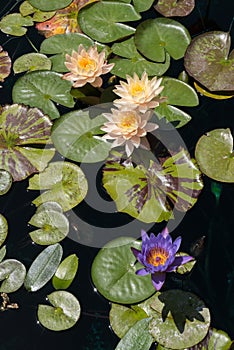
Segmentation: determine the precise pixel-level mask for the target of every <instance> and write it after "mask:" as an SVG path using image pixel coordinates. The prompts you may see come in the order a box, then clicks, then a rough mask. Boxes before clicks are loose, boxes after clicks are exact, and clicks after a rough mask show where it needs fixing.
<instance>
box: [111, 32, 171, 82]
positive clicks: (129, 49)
mask: <svg viewBox="0 0 234 350" xmlns="http://www.w3.org/2000/svg"><path fill="white" fill-rule="evenodd" d="M112 50H113V53H114V54H116V55H118V56H120V57H115V58H113V59H111V60H110V63H114V64H115V65H114V67H113V68H112V70H111V72H112V73H113V74H115V75H117V76H119V77H121V78H124V79H125V78H126V74H128V75H130V76H133V74H134V73H136V74H137V75H138V76H141V75H142V73H143V72H144V71H145V72H146V73H147V74H148V75H149V76H155V75H156V76H161V75H163V74H164V73H165V72H166V71H167V70H168V68H169V66H170V56H169V54H168V53H166V56H165V57H166V59H165V62H162V63H154V62H151V61H148V60H147V59H145V57H143V56H142V55H140V53H139V52H138V51H137V49H136V46H135V43H134V38H133V37H132V38H130V39H127V40H125V41H122V42H121V43H115V44H114V45H113V46H112ZM122 57H124V58H122Z"/></svg>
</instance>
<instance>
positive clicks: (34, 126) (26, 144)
mask: <svg viewBox="0 0 234 350" xmlns="http://www.w3.org/2000/svg"><path fill="white" fill-rule="evenodd" d="M0 124H1V130H0V168H1V169H5V170H7V171H8V172H9V173H10V174H11V175H12V177H13V179H14V181H20V180H23V179H25V178H26V177H28V176H29V175H31V174H33V173H36V172H38V171H42V170H44V169H45V167H46V165H47V163H48V162H49V161H50V160H51V159H52V157H53V156H54V152H55V151H54V149H40V148H36V147H33V145H35V144H37V145H40V144H41V145H44V144H46V143H47V142H49V139H50V131H51V125H52V124H51V122H50V120H49V118H48V117H47V116H45V115H44V114H43V113H42V112H41V111H40V110H39V109H37V108H28V107H25V106H23V105H17V104H14V105H11V106H5V107H3V108H2V110H1V114H0ZM30 145H32V146H30Z"/></svg>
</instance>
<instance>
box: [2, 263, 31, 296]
mask: <svg viewBox="0 0 234 350" xmlns="http://www.w3.org/2000/svg"><path fill="white" fill-rule="evenodd" d="M25 275H26V268H25V266H24V265H23V264H22V263H21V262H20V261H18V260H15V259H6V260H4V261H2V262H1V263H0V281H3V282H2V284H1V287H0V292H1V293H12V292H15V291H16V290H18V289H19V288H20V287H21V286H22V284H23V283H24V278H25Z"/></svg>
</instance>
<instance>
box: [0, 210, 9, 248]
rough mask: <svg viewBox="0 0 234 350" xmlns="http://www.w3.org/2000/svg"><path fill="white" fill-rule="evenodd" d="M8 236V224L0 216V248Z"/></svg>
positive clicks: (0, 215)
mask: <svg viewBox="0 0 234 350" xmlns="http://www.w3.org/2000/svg"><path fill="white" fill-rule="evenodd" d="M7 234H8V223H7V220H6V218H5V217H4V216H3V215H2V214H0V247H1V245H2V244H3V243H4V241H5V239H6V238H7Z"/></svg>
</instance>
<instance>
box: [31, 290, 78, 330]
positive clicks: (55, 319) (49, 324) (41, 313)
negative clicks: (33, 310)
mask: <svg viewBox="0 0 234 350" xmlns="http://www.w3.org/2000/svg"><path fill="white" fill-rule="evenodd" d="M47 298H48V300H49V302H50V303H51V305H52V306H49V305H39V306H38V312H37V316H38V320H39V322H40V323H41V324H42V326H44V327H45V328H48V329H50V330H52V331H63V330H66V329H69V328H71V327H73V326H74V325H75V324H76V322H77V321H78V319H79V317H80V303H79V301H78V300H77V299H76V297H75V296H74V295H73V294H71V293H69V292H66V291H63V290H61V291H56V292H53V293H51V294H49V295H47Z"/></svg>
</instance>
